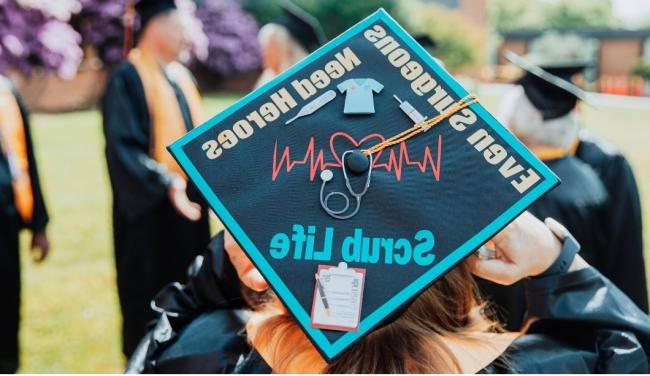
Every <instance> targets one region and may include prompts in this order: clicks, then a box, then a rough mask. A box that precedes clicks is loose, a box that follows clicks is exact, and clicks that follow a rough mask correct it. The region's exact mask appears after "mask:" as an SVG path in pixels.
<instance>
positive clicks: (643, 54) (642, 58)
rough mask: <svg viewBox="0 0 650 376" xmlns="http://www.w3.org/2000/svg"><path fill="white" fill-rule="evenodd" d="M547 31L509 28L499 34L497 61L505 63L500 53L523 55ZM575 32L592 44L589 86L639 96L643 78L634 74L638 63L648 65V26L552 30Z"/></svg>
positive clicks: (649, 29) (649, 48) (613, 92)
mask: <svg viewBox="0 0 650 376" xmlns="http://www.w3.org/2000/svg"><path fill="white" fill-rule="evenodd" d="M547 31H548V30H541V29H540V30H533V29H522V30H510V31H504V32H502V33H501V36H502V38H503V41H502V43H501V45H500V46H499V48H498V64H499V65H504V64H506V60H505V58H504V57H503V52H504V51H506V50H511V51H513V52H515V53H517V54H520V55H523V54H526V53H528V52H529V51H530V50H531V49H533V48H534V45H535V42H536V40H538V39H539V38H540V37H541V36H542V34H544V33H545V32H547ZM555 31H556V32H558V33H561V34H575V35H578V36H580V37H582V38H584V39H585V42H586V43H591V44H593V45H594V56H593V57H594V66H593V67H592V69H591V71H590V72H588V74H587V79H588V81H590V82H589V86H591V87H590V88H591V89H593V90H597V91H600V92H604V93H612V94H623V95H643V94H644V92H645V89H644V80H643V79H642V78H640V77H638V76H636V75H635V67H636V66H637V65H639V64H640V63H646V64H650V28H642V29H636V30H629V29H622V28H576V29H561V30H555Z"/></svg>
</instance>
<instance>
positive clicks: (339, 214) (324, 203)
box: [320, 150, 372, 219]
mask: <svg viewBox="0 0 650 376" xmlns="http://www.w3.org/2000/svg"><path fill="white" fill-rule="evenodd" d="M351 155H352V156H353V157H354V158H356V159H357V162H359V161H360V159H361V158H362V156H363V158H365V159H366V160H367V162H368V163H367V165H365V164H362V165H358V164H357V165H355V164H354V163H353V164H352V165H351V166H350V165H349V166H347V168H350V169H351V171H353V172H355V173H358V174H359V175H360V174H362V173H364V172H366V171H367V175H366V182H365V184H364V186H363V190H361V191H360V192H355V191H354V189H353V188H352V184H351V183H350V178H349V176H348V171H347V168H346V160H348V159H347V158H348V157H349V156H351ZM341 169H342V170H343V179H345V186H346V187H347V189H348V193H350V195H351V196H352V197H354V199H355V201H356V204H355V207H354V211H352V212H351V213H349V214H344V213H346V212H347V211H348V209H349V208H350V199H349V198H348V195H346V194H345V193H344V192H330V193H328V194H325V185H326V184H327V183H328V182H329V181H330V180H332V179H333V178H334V173H333V172H332V170H329V169H325V170H323V171H321V173H320V178H321V180H322V181H323V183H322V184H321V186H320V206H321V207H322V208H323V210H325V212H326V213H327V214H329V215H330V216H331V217H332V218H336V219H348V218H352V217H354V216H355V215H356V214H357V213H358V212H359V209H360V208H361V198H362V197H363V196H364V195H365V194H366V192H368V188H369V187H370V176H371V175H372V156H371V155H366V154H364V153H363V152H362V151H359V150H347V151H345V152H344V153H343V155H342V156H341ZM336 196H338V197H342V198H343V200H344V201H345V205H343V208H342V209H339V210H334V209H331V208H330V207H329V200H330V199H331V198H332V197H336Z"/></svg>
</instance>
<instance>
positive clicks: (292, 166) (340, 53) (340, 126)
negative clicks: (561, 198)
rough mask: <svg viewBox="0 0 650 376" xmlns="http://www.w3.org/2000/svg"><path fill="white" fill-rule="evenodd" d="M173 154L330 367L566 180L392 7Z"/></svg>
mask: <svg viewBox="0 0 650 376" xmlns="http://www.w3.org/2000/svg"><path fill="white" fill-rule="evenodd" d="M170 150H171V152H172V154H173V155H174V156H175V157H176V159H177V160H178V162H179V163H180V165H181V166H182V167H183V169H184V170H185V172H186V173H187V175H188V176H189V178H190V179H191V180H192V181H193V182H194V183H195V184H196V186H197V187H198V188H199V190H200V191H201V192H202V193H203V195H204V196H205V198H206V199H207V201H208V202H209V203H210V205H211V206H212V208H213V210H214V211H215V213H216V214H217V215H218V216H219V218H220V219H221V221H222V222H223V223H224V225H225V226H226V227H227V228H228V230H229V231H230V232H231V233H232V235H233V236H234V238H235V239H236V240H237V242H238V243H239V244H240V245H241V246H242V248H243V249H244V251H245V252H246V253H247V254H248V256H249V257H250V258H251V260H252V261H253V262H254V263H255V265H256V266H257V267H258V268H259V270H260V272H261V273H262V274H263V275H264V277H265V278H266V279H267V281H268V282H269V284H270V285H271V287H272V288H273V290H274V291H275V292H276V293H277V295H278V297H279V298H280V299H281V300H282V301H283V302H284V304H285V305H286V306H287V308H288V310H289V311H290V312H291V314H292V315H293V316H294V317H295V319H296V320H297V322H298V323H299V324H300V326H301V327H302V328H303V330H304V331H305V333H306V334H307V336H308V337H309V338H310V339H311V341H313V343H314V345H315V346H316V348H317V349H318V350H319V351H320V352H321V353H322V354H323V356H324V357H325V358H326V359H328V360H331V359H333V358H335V357H336V356H337V355H339V354H340V353H341V352H342V351H345V349H347V348H348V347H349V346H350V345H352V344H353V343H355V342H356V341H358V340H359V339H360V338H362V337H363V336H365V335H367V334H368V333H370V332H371V331H372V330H373V328H376V327H377V326H378V325H380V324H381V323H382V321H383V320H385V319H386V318H387V317H390V316H391V315H392V314H393V313H395V312H398V311H399V309H400V308H401V307H403V306H405V304H407V303H408V302H410V301H411V300H412V299H413V298H414V297H416V296H417V295H418V294H419V293H420V292H421V291H423V290H424V289H426V288H427V287H428V286H430V285H431V284H432V283H434V282H435V281H436V280H437V279H438V278H440V277H441V276H443V275H444V274H445V273H446V272H447V271H449V270H450V269H451V268H453V267H454V266H455V265H457V264H458V263H459V262H461V261H462V260H463V259H464V258H465V257H467V256H468V255H470V254H471V253H472V252H473V251H474V250H476V249H477V248H478V247H479V246H480V245H482V244H483V243H485V242H486V241H487V240H488V239H490V238H491V237H492V236H493V235H494V234H495V233H496V232H498V231H499V230H500V229H501V228H503V227H504V226H506V225H507V224H508V223H509V222H510V221H512V220H513V219H514V218H515V217H517V216H518V215H519V214H520V213H521V212H522V211H524V210H525V209H526V208H527V207H528V206H529V205H531V204H532V203H533V202H534V201H535V200H537V199H538V198H539V197H540V196H541V195H543V194H544V193H546V192H547V191H548V190H550V189H551V188H553V187H554V186H555V185H556V184H558V179H557V178H556V177H555V176H554V175H553V174H552V172H551V171H550V170H549V169H548V168H547V167H546V166H545V165H544V164H542V163H541V162H540V161H539V160H538V159H536V158H535V157H534V156H533V154H531V152H530V151H528V150H527V149H526V148H525V147H524V146H523V145H522V144H521V143H520V142H519V141H517V140H516V139H515V138H514V136H512V134H511V133H510V132H508V131H507V130H506V129H505V128H504V127H503V126H502V125H501V124H499V123H498V122H497V121H496V120H495V119H494V117H493V116H492V115H491V114H490V113H489V112H488V111H487V110H486V109H485V108H484V107H483V106H482V105H481V103H480V102H478V100H477V99H476V98H475V97H473V96H471V95H470V94H469V93H468V92H467V91H466V90H465V89H464V88H463V87H461V86H460V84H459V83H458V82H457V81H456V80H455V79H454V78H453V77H452V76H450V75H449V73H447V71H446V70H444V69H442V68H441V67H440V66H439V65H438V64H437V63H436V62H435V61H434V59H433V58H432V57H431V56H430V55H429V54H428V53H427V52H426V51H425V50H424V49H423V48H422V47H421V46H420V45H419V44H418V43H417V42H416V41H415V40H414V39H413V38H412V37H411V36H410V35H408V34H407V33H406V32H405V31H404V29H402V27H400V26H399V25H398V24H397V23H396V22H395V21H394V20H393V19H392V18H391V17H390V16H389V15H388V14H387V13H386V12H385V11H384V10H378V11H377V12H375V13H374V14H372V15H371V16H369V17H368V18H366V19H365V20H363V21H361V22H360V23H358V24H357V25H355V26H353V27H352V28H351V29H349V30H348V31H346V32H345V33H343V34H342V35H340V36H338V37H337V38H336V39H334V40H332V41H331V42H329V43H327V44H326V45H324V46H323V47H321V48H320V49H318V50H317V51H316V52H314V53H312V54H311V55H309V56H308V57H307V58H305V59H304V60H302V61H301V62H300V63H298V64H297V65H295V66H294V67H292V68H290V69H289V70H288V71H286V72H284V73H283V74H281V75H280V76H278V77H277V78H275V79H274V80H273V81H271V82H269V83H267V84H265V85H264V86H262V87H260V88H258V89H256V90H255V91H253V92H252V93H250V94H249V95H247V96H246V97H244V98H243V99H241V100H240V101H238V102H237V103H235V104H234V105H232V106H231V107H230V108H228V109H226V110H225V111H223V112H221V113H219V114H217V115H216V116H214V117H213V118H212V119H211V120H209V121H208V122H206V123H205V124H203V125H202V126H200V127H198V128H197V129H194V130H193V131H191V132H190V133H189V134H187V135H186V136H185V137H183V138H181V139H180V140H178V141H177V142H175V143H174V144H172V145H171V146H170Z"/></svg>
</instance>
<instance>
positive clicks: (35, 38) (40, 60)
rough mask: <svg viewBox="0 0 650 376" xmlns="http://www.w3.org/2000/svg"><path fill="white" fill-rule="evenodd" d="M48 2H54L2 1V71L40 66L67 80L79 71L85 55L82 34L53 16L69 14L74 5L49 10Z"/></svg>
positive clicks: (0, 59)
mask: <svg viewBox="0 0 650 376" xmlns="http://www.w3.org/2000/svg"><path fill="white" fill-rule="evenodd" d="M21 1H26V0H21ZM36 3H38V4H36ZM48 3H53V2H45V1H40V2H37V1H35V0H31V1H29V2H28V4H27V5H22V4H21V3H19V2H18V1H17V0H0V35H2V37H1V38H0V71H6V70H9V69H16V70H18V71H20V72H23V73H25V74H30V73H31V72H32V70H33V69H34V68H35V67H41V68H44V69H45V70H49V71H55V72H57V73H58V74H59V76H61V77H62V78H66V79H69V78H72V77H73V76H74V75H75V74H76V72H77V68H78V67H79V64H80V63H81V60H82V57H83V52H82V50H81V48H80V47H79V42H80V36H79V34H78V33H77V32H76V31H74V29H73V28H72V27H71V26H70V25H69V24H67V23H66V22H65V21H63V20H61V19H59V18H57V17H55V16H54V15H55V14H58V15H59V16H61V15H63V16H65V15H66V14H67V15H68V16H69V12H71V11H72V10H70V9H72V8H70V9H68V11H65V9H62V8H57V9H54V7H53V8H50V9H49V11H47V12H46V11H44V10H43V9H44V8H43V7H46V6H47V5H46V4H48ZM63 3H66V4H72V2H70V1H64V2H63ZM34 4H36V5H34ZM37 5H38V6H37ZM59 5H61V4H59Z"/></svg>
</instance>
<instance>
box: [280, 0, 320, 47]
mask: <svg viewBox="0 0 650 376" xmlns="http://www.w3.org/2000/svg"><path fill="white" fill-rule="evenodd" d="M278 4H279V5H280V7H281V8H282V10H283V11H284V14H285V15H284V17H283V18H282V19H280V20H279V21H278V23H279V24H280V25H282V26H284V27H286V28H287V30H288V31H289V34H291V36H292V37H293V38H294V39H295V40H296V41H298V43H300V45H301V46H303V47H304V48H305V50H307V51H313V50H315V49H316V48H318V47H320V46H321V45H323V44H324V43H325V42H326V40H327V39H326V38H325V34H324V33H323V29H322V28H321V26H320V23H319V22H318V20H317V19H316V18H315V17H314V16H312V15H311V14H309V13H307V12H306V11H305V10H303V9H302V8H300V7H299V6H297V5H296V4H294V3H292V2H291V1H289V0H280V1H279V2H278Z"/></svg>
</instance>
